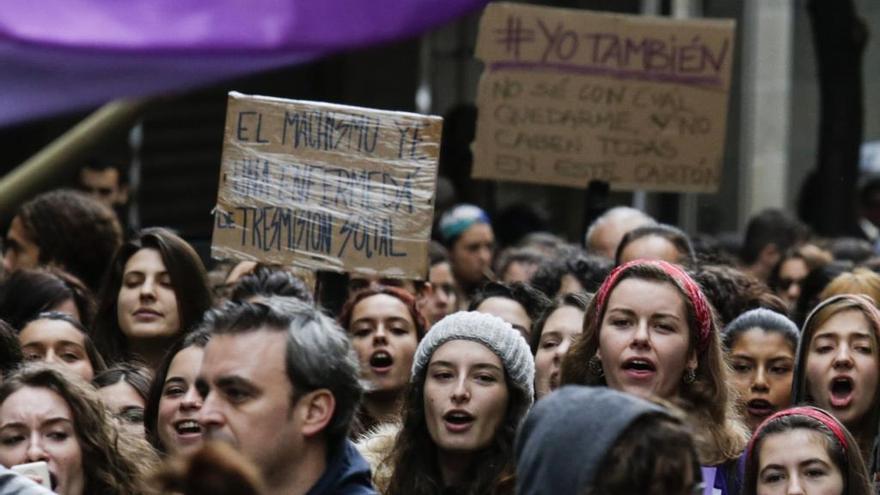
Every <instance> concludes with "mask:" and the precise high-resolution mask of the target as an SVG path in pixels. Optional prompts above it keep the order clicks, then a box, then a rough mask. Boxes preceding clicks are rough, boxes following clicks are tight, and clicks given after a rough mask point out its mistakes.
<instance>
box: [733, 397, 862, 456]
mask: <svg viewBox="0 0 880 495" xmlns="http://www.w3.org/2000/svg"><path fill="white" fill-rule="evenodd" d="M785 416H807V417H808V418H813V419H815V420H816V421H818V422H820V423H822V424H823V425H824V426H825V427H826V428H828V429H829V430H831V433H833V434H834V436H835V437H836V438H837V441H838V442H840V446H841V447H843V451H844V452H846V450H847V449H848V448H849V445H848V444H847V442H846V434H845V433H844V432H843V427H841V426H840V423H838V422H837V420H836V419H834V417H832V416H831V415H830V414H828V413H827V412H825V411H823V410H821V409H816V408H815V407H792V408H791V409H786V410H784V411H779V412H778V413H776V414H774V415H772V416H770V417H769V418H767V419H765V420H764V422H763V423H761V425H760V426H758V428H757V429H756V430H755V433H753V434H752V438H751V440H749V446H748V447H747V448H746V457H751V456H752V449H753V448H754V447H755V440H756V439H757V438H758V436H759V434H760V433H761V431H762V430H763V429H764V427H766V426H767V425H768V424H770V423H771V422H772V421H774V420H776V419H778V418H782V417H785Z"/></svg>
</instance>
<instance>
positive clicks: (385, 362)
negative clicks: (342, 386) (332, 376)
mask: <svg viewBox="0 0 880 495" xmlns="http://www.w3.org/2000/svg"><path fill="white" fill-rule="evenodd" d="M348 333H349V335H350V338H351V342H352V346H353V347H354V350H355V351H356V352H357V355H358V360H359V361H360V363H361V376H362V377H363V379H364V380H366V381H367V382H368V383H369V384H370V385H369V388H370V390H368V391H367V392H368V393H369V392H388V391H400V390H402V389H403V388H404V387H406V385H407V384H408V383H409V375H410V370H411V369H412V362H413V356H414V355H415V353H416V347H417V346H418V344H419V342H418V336H417V335H416V325H415V323H414V322H413V318H412V315H410V312H409V310H408V309H407V307H406V305H405V304H404V303H403V301H401V300H400V299H398V298H396V297H394V296H390V295H388V294H376V295H374V296H370V297H367V298H365V299H362V300H361V301H360V302H359V303H357V305H356V306H355V307H354V308H353V310H352V312H351V324H350V327H349V329H348Z"/></svg>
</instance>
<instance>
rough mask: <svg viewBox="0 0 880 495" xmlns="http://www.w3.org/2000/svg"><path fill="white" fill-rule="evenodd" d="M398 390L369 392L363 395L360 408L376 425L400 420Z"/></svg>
mask: <svg viewBox="0 0 880 495" xmlns="http://www.w3.org/2000/svg"><path fill="white" fill-rule="evenodd" d="M402 395H403V394H402V393H401V391H400V390H393V391H382V392H371V393H369V394H366V395H364V400H363V402H362V403H361V407H363V408H364V411H365V412H366V413H367V415H368V416H369V417H370V418H372V419H373V420H374V421H375V422H376V423H392V422H395V421H397V420H399V419H400V401H401V398H402Z"/></svg>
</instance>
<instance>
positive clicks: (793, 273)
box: [776, 258, 810, 308]
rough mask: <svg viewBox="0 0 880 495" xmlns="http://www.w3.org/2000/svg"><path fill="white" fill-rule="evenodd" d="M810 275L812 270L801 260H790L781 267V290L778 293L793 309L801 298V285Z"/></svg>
mask: <svg viewBox="0 0 880 495" xmlns="http://www.w3.org/2000/svg"><path fill="white" fill-rule="evenodd" d="M809 274H810V268H809V267H808V266H807V263H806V262H805V261H804V260H802V259H801V258H788V259H786V260H785V261H783V262H782V264H781V265H780V266H779V288H778V289H777V291H776V293H777V294H779V297H781V298H783V299H785V302H787V303H788V306H789V307H791V308H793V307H794V306H795V305H796V304H797V300H798V298H799V297H800V296H801V283H802V282H803V281H804V279H805V278H807V275H809Z"/></svg>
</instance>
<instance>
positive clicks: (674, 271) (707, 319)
mask: <svg viewBox="0 0 880 495" xmlns="http://www.w3.org/2000/svg"><path fill="white" fill-rule="evenodd" d="M643 265H651V266H655V267H657V268H660V269H661V270H663V271H664V272H665V273H666V274H667V275H669V276H670V277H672V279H673V280H675V282H676V283H677V284H678V286H679V287H680V288H682V289H683V290H684V292H685V294H687V297H688V299H690V301H691V304H693V306H694V313H695V315H696V317H697V325H698V326H699V328H697V351H699V352H703V351H705V350H706V347H708V345H709V333H710V332H711V331H712V311H711V310H710V309H709V308H710V306H709V301H708V300H706V296H705V295H704V294H703V291H702V290H700V286H699V285H697V283H696V282H694V279H692V278H691V276H690V275H688V274H687V273H686V272H685V271H684V270H682V269H681V267H679V266H678V265H673V264H672V263H668V262H666V261H660V260H634V261H630V262H629V263H625V264H623V265H620V266H618V267H617V268H615V269H614V270H612V271H611V273H610V274H608V277H606V278H605V281H604V282H602V286H601V287H599V290H598V291H596V301H597V302H596V308H597V309H598V311H597V312H596V319H597V321H596V327H597V328H598V327H600V326H601V325H602V315H603V314H604V313H605V305H606V304H608V296H609V294H610V293H611V289H613V288H614V286H616V285H617V281H618V280H619V279H620V277H621V275H623V274H624V272H626V271H627V270H629V269H630V268H632V267H634V266H643Z"/></svg>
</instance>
